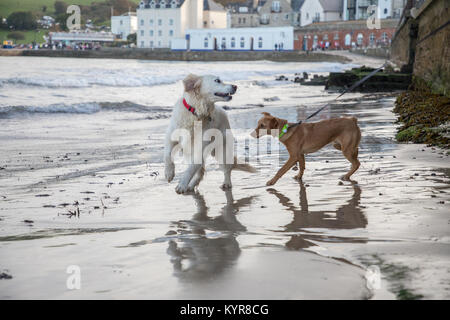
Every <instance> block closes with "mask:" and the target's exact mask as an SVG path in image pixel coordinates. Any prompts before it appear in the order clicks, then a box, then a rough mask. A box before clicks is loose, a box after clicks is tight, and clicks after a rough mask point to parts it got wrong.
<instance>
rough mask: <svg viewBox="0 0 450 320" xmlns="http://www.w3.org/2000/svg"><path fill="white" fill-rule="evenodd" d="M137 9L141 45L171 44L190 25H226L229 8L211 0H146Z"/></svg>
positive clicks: (165, 46) (138, 37)
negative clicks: (225, 8) (224, 7)
mask: <svg viewBox="0 0 450 320" xmlns="http://www.w3.org/2000/svg"><path fill="white" fill-rule="evenodd" d="M204 7H205V9H206V10H204ZM136 12H137V20H138V32H137V46H138V47H140V48H170V47H171V43H172V41H173V40H174V39H177V38H178V39H180V38H184V37H185V34H186V30H187V29H199V28H203V27H204V26H209V27H210V28H226V27H227V17H226V15H227V13H226V11H225V10H222V11H221V10H220V6H219V5H217V4H215V3H214V4H213V1H212V0H146V1H144V0H143V1H141V2H140V4H139V7H138V8H137V10H136Z"/></svg>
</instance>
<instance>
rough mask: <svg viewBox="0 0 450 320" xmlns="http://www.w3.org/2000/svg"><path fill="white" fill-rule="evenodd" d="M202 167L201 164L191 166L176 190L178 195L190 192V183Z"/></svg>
mask: <svg viewBox="0 0 450 320" xmlns="http://www.w3.org/2000/svg"><path fill="white" fill-rule="evenodd" d="M201 167H202V165H201V164H191V165H190V166H189V167H188V168H187V169H186V171H185V172H184V174H183V177H182V178H181V180H180V182H179V183H178V186H177V187H176V188H175V191H176V192H177V193H186V192H188V191H192V190H189V182H190V181H191V179H192V177H193V176H194V174H195V173H196V172H197V171H198V170H199V169H200V168H201Z"/></svg>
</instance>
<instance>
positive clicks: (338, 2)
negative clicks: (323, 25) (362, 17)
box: [298, 0, 343, 26]
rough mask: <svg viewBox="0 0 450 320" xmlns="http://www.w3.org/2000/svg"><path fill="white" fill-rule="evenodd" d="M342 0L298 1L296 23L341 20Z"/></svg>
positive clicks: (303, 24)
mask: <svg viewBox="0 0 450 320" xmlns="http://www.w3.org/2000/svg"><path fill="white" fill-rule="evenodd" d="M342 2H343V0H304V1H303V3H301V2H300V8H299V16H300V17H299V19H298V20H299V21H298V25H300V26H306V25H308V24H311V23H314V22H324V21H339V20H342Z"/></svg>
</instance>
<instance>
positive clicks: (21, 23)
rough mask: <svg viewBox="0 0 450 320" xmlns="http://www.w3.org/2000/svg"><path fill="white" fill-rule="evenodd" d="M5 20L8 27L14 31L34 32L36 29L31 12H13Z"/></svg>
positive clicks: (34, 18) (34, 19)
mask: <svg viewBox="0 0 450 320" xmlns="http://www.w3.org/2000/svg"><path fill="white" fill-rule="evenodd" d="M7 20H8V26H9V27H10V28H12V29H14V30H34V29H36V28H37V22H36V17H35V16H34V15H33V14H32V13H31V12H23V11H17V12H13V13H11V14H10V15H9V16H8V19H7Z"/></svg>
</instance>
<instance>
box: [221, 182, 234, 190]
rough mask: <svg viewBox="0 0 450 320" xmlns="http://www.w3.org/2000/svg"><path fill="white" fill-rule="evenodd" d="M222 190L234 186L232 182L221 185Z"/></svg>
mask: <svg viewBox="0 0 450 320" xmlns="http://www.w3.org/2000/svg"><path fill="white" fill-rule="evenodd" d="M220 188H221V189H222V190H230V189H231V188H232V186H231V183H224V184H222V185H221V186H220Z"/></svg>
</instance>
